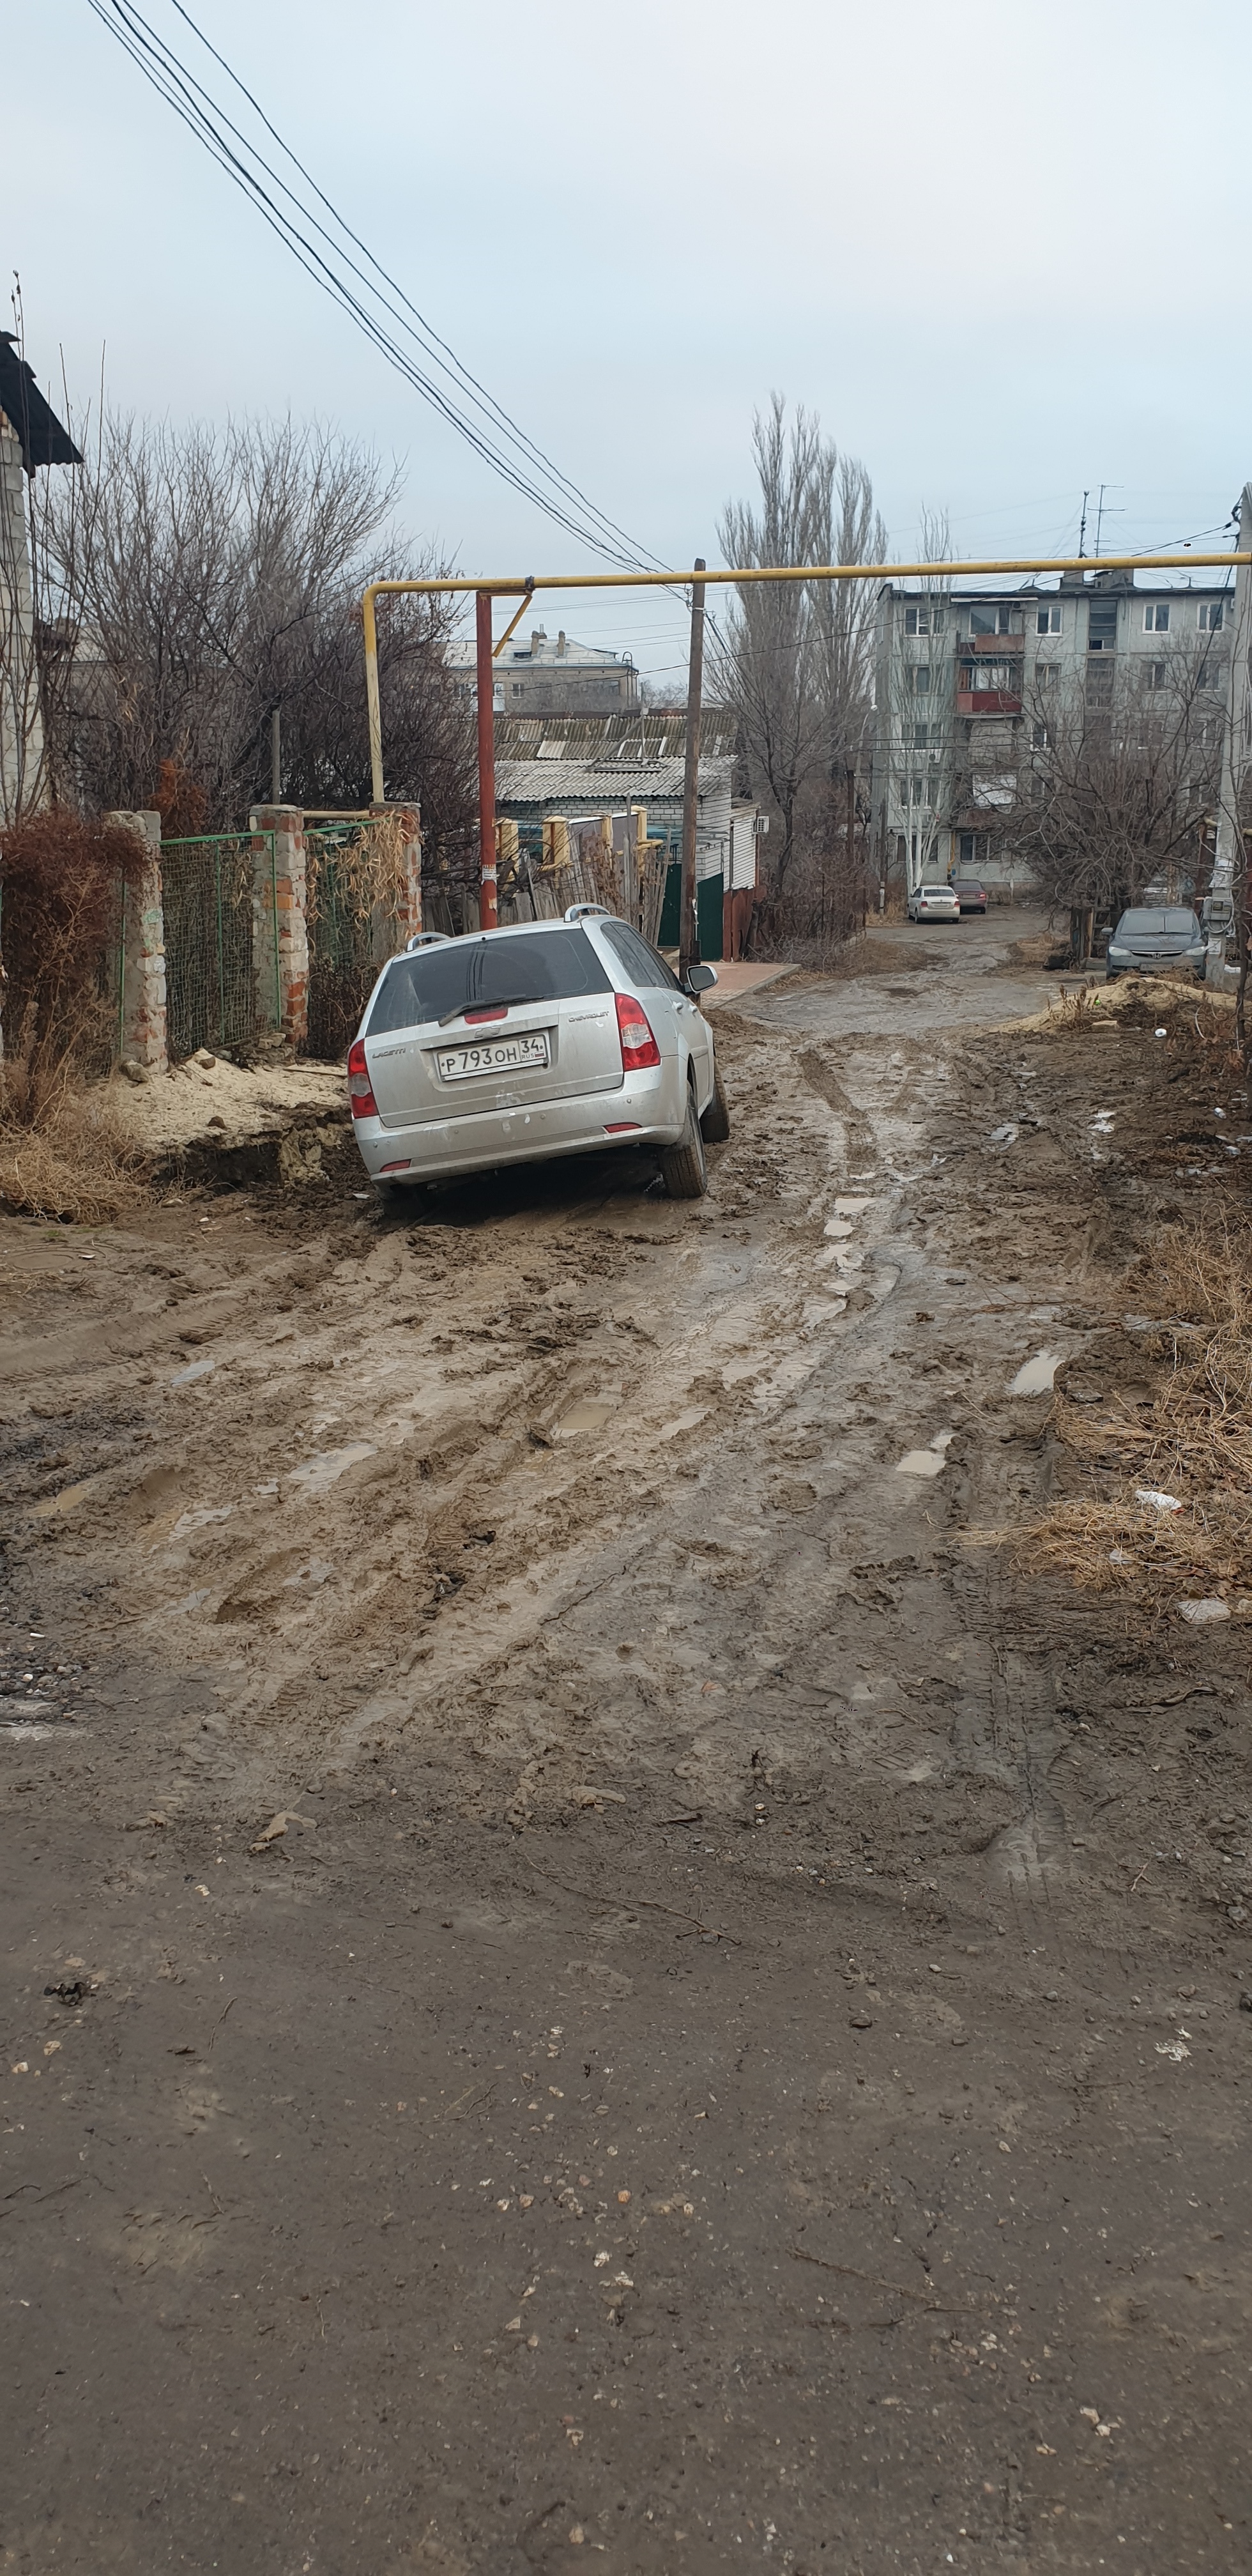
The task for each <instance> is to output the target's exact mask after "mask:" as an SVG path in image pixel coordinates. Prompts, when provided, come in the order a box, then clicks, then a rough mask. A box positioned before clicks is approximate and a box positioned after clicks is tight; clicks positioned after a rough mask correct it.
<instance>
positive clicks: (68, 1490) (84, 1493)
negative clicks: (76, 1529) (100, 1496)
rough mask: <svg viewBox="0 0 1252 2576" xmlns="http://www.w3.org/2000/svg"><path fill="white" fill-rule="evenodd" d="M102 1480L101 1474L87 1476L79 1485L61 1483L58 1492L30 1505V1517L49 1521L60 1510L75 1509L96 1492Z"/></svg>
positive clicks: (71, 1510) (68, 1510)
mask: <svg viewBox="0 0 1252 2576" xmlns="http://www.w3.org/2000/svg"><path fill="white" fill-rule="evenodd" d="M103 1482H104V1479H103V1477H102V1476H88V1477H87V1478H86V1479H85V1480H84V1482H83V1483H82V1484H81V1485H62V1487H61V1491H60V1493H59V1494H47V1495H45V1497H44V1500H43V1501H42V1502H41V1503H35V1504H34V1505H33V1506H32V1510H31V1518H32V1519H33V1520H37V1521H50V1520H54V1519H55V1518H56V1517H57V1515H58V1513H60V1512H73V1511H77V1509H78V1506H79V1504H80V1503H85V1502H86V1501H87V1498H88V1496H89V1495H90V1494H94V1493H97V1492H98V1491H99V1489H100V1486H101V1485H102V1484H103Z"/></svg>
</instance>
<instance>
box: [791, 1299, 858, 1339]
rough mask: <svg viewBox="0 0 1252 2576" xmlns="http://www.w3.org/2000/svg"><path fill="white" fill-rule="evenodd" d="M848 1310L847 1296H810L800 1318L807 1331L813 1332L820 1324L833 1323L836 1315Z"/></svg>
mask: <svg viewBox="0 0 1252 2576" xmlns="http://www.w3.org/2000/svg"><path fill="white" fill-rule="evenodd" d="M847 1311H848V1301H847V1298H846V1297H810V1299H809V1301H808V1304H807V1305H806V1307H805V1309H804V1313H803V1315H802V1316H801V1318H800V1320H801V1323H802V1325H803V1327H804V1330H805V1332H806V1333H811V1332H813V1331H814V1330H815V1329H816V1327H817V1325H818V1324H830V1323H833V1322H834V1321H835V1318H836V1316H839V1315H846V1313H847Z"/></svg>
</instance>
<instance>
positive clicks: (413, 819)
mask: <svg viewBox="0 0 1252 2576" xmlns="http://www.w3.org/2000/svg"><path fill="white" fill-rule="evenodd" d="M370 813H371V814H372V815H375V816H377V817H378V818H379V819H381V818H382V817H383V816H384V815H391V817H392V818H393V820H394V821H396V822H397V823H399V825H400V827H401V830H402V831H403V833H404V847H403V850H402V852H401V860H400V882H399V885H398V887H397V890H396V894H395V898H394V901H393V902H392V903H390V904H387V905H386V906H383V905H376V906H375V909H374V913H373V916H372V919H371V922H370V945H371V951H372V955H373V960H374V964H375V965H376V966H385V965H386V963H387V959H388V958H389V957H394V956H395V954H396V951H397V949H398V948H404V947H405V946H407V944H408V942H409V940H410V939H412V937H413V935H414V932H415V931H418V930H420V929H421V927H422V826H421V819H420V816H419V814H418V811H417V808H416V806H415V805H371V807H370Z"/></svg>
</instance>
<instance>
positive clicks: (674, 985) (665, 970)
mask: <svg viewBox="0 0 1252 2576" xmlns="http://www.w3.org/2000/svg"><path fill="white" fill-rule="evenodd" d="M600 936H601V938H602V939H607V941H608V943H609V946H610V948H611V949H612V951H613V954H614V956H615V957H617V958H619V959H620V961H621V964H622V965H623V966H624V967H625V969H626V972H627V974H628V975H633V976H634V978H635V980H636V982H637V983H639V984H641V985H643V987H644V989H645V990H649V989H651V990H653V991H655V990H656V989H657V988H658V987H659V988H660V989H661V990H662V991H663V992H669V993H677V992H678V991H679V990H680V986H679V982H678V977H677V976H676V975H675V974H674V972H673V970H672V968H671V967H669V966H667V965H666V963H665V959H664V958H663V957H660V956H658V954H657V952H656V950H655V948H649V946H648V943H647V940H646V939H641V937H640V935H639V932H638V931H637V930H632V929H631V927H630V924H629V922H625V921H605V922H602V923H601V925H600Z"/></svg>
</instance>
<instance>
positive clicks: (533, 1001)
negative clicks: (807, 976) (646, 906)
mask: <svg viewBox="0 0 1252 2576" xmlns="http://www.w3.org/2000/svg"><path fill="white" fill-rule="evenodd" d="M716 982H717V976H716V973H715V972H714V969H713V968H712V967H711V966H696V967H693V968H692V970H691V973H690V976H689V977H688V981H687V986H686V989H684V988H683V986H682V985H680V983H679V981H678V977H677V976H676V975H675V974H674V972H673V970H672V969H671V968H670V967H669V966H667V965H666V962H665V960H664V958H663V957H661V956H660V955H659V954H658V952H657V950H656V949H655V948H650V947H649V946H648V943H647V941H646V940H645V939H643V938H642V937H641V936H640V934H639V932H638V931H637V930H633V929H632V928H631V926H630V924H629V922H625V921H615V920H614V918H613V916H612V914H611V913H609V912H607V911H605V910H603V909H602V907H600V906H599V905H595V904H575V905H574V906H573V907H572V908H571V910H570V911H569V912H567V913H566V915H565V919H564V920H563V921H559V922H557V921H526V922H517V923H514V924H511V925H510V926H509V928H507V929H503V930H488V931H482V932H473V933H470V934H468V935H467V936H466V937H464V938H461V939H445V938H442V937H440V936H439V935H438V934H437V933H434V932H429V931H427V932H422V933H419V935H418V937H417V938H416V939H414V940H411V941H410V943H409V946H408V948H407V949H405V951H404V953H403V954H402V955H401V956H399V957H393V958H391V959H390V961H389V963H388V964H387V965H386V966H384V968H383V971H382V973H381V975H380V976H379V978H378V982H377V983H376V985H375V986H374V990H373V992H372V993H371V995H370V998H369V1002H368V1005H367V1007H366V1011H365V1016H364V1018H363V1020H362V1022H361V1031H360V1035H359V1037H357V1038H356V1039H355V1040H354V1042H353V1044H352V1047H351V1048H350V1050H349V1054H348V1091H349V1096H350V1100H351V1107H352V1116H353V1121H354V1131H355V1135H356V1140H357V1144H358V1145H359V1147H360V1149H361V1157H362V1160H363V1162H364V1164H365V1168H366V1170H367V1172H368V1173H369V1175H370V1178H371V1180H372V1181H374V1182H375V1183H376V1185H377V1186H378V1187H379V1189H380V1190H381V1191H382V1192H383V1193H385V1194H390V1193H391V1192H392V1191H394V1190H399V1189H403V1188H406V1187H409V1186H411V1185H412V1184H413V1183H414V1182H417V1181H434V1180H449V1179H455V1178H458V1177H460V1176H461V1175H462V1174H464V1173H468V1172H482V1171H491V1170H494V1169H496V1168H497V1167H499V1166H502V1165H504V1164H506V1163H530V1162H542V1161H545V1160H546V1159H547V1158H548V1157H549V1156H550V1155H554V1154H586V1153H591V1152H595V1151H603V1149H604V1148H605V1147H606V1146H612V1145H655V1146H657V1147H658V1148H659V1149H660V1165H661V1173H662V1177H663V1179H664V1182H665V1187H666V1189H667V1191H668V1193H669V1195H670V1197H671V1198H699V1197H701V1196H702V1194H703V1192H704V1191H705V1189H706V1188H707V1186H708V1179H707V1173H706V1168H705V1159H704V1148H705V1145H706V1143H707V1144H718V1143H720V1142H721V1141H722V1140H723V1138H725V1137H726V1136H728V1135H729V1133H730V1122H729V1117H728V1114H727V1109H726V1095H725V1092H724V1091H723V1089H722V1082H721V1076H720V1074H719V1072H718V1069H717V1063H716V1059H715V1057H714V1053H713V1032H712V1030H711V1029H710V1027H709V1024H708V1022H707V1020H706V1019H705V1018H704V1017H703V1015H702V1013H701V1011H700V1009H699V1007H698V1003H697V998H696V997H697V995H698V994H700V993H702V992H706V991H707V990H708V988H709V986H710V985H712V984H715V983H716Z"/></svg>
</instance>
